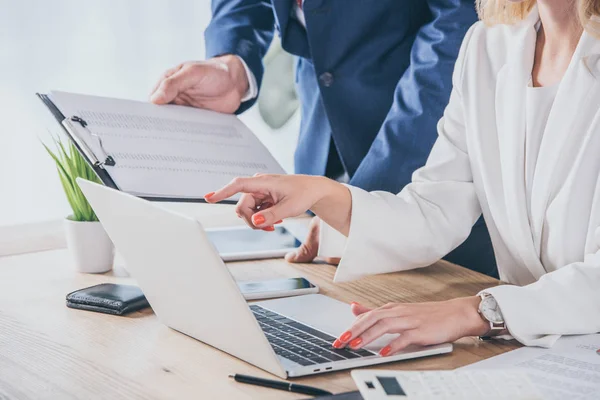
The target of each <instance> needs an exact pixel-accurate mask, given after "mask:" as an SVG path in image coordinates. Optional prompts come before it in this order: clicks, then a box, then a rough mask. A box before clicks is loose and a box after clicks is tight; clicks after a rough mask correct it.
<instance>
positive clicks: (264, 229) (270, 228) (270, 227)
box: [263, 226, 275, 232]
mask: <svg viewBox="0 0 600 400" xmlns="http://www.w3.org/2000/svg"><path fill="white" fill-rule="evenodd" d="M274 230H275V227H273V226H267V227H265V228H263V231H267V232H273V231H274Z"/></svg>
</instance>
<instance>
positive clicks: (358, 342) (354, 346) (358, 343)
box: [350, 337, 362, 348]
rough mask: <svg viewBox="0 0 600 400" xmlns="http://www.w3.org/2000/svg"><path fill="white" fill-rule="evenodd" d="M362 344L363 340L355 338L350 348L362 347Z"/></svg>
mask: <svg viewBox="0 0 600 400" xmlns="http://www.w3.org/2000/svg"><path fill="white" fill-rule="evenodd" d="M361 343H362V338H359V337H357V338H354V339H352V341H351V342H350V347H352V348H357V347H358V346H360V345H361Z"/></svg>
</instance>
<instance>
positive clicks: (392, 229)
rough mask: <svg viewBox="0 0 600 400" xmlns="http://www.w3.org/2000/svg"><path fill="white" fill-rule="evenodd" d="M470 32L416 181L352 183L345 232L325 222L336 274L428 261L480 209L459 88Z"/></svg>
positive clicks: (462, 233) (457, 237)
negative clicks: (391, 186) (370, 187)
mask: <svg viewBox="0 0 600 400" xmlns="http://www.w3.org/2000/svg"><path fill="white" fill-rule="evenodd" d="M469 38H470V32H469V33H468V34H467V36H466V38H465V44H464V45H463V48H462V49H461V54H460V55H459V58H458V60H457V63H456V69H455V71H454V75H453V76H454V78H453V80H454V89H453V90H452V93H451V95H450V102H449V104H448V106H447V107H446V110H445V111H444V115H443V117H442V119H441V120H440V121H439V123H438V133H439V136H438V139H437V141H436V142H435V145H434V146H433V149H432V151H431V154H430V156H429V158H428V160H427V163H426V165H425V166H424V167H423V168H421V169H419V170H417V171H415V173H414V175H413V178H412V183H410V184H408V185H407V186H405V187H404V189H403V190H402V191H401V192H400V193H399V194H397V195H394V194H392V193H388V192H381V191H376V192H371V193H369V192H367V191H365V190H363V189H360V188H357V187H355V186H348V188H349V189H350V192H351V194H352V211H351V212H352V215H351V222H350V230H349V234H348V237H347V238H344V237H342V236H341V234H340V233H339V232H337V231H334V230H333V228H331V227H330V226H328V225H327V224H325V223H323V224H322V226H321V237H320V239H321V241H320V243H321V245H320V252H319V254H320V255H322V256H338V257H339V256H340V255H341V261H340V264H339V266H338V268H337V272H336V275H335V279H334V280H335V281H336V282H342V281H347V280H352V279H357V278H360V277H362V276H365V275H369V274H378V273H386V272H394V271H400V270H407V269H412V268H418V267H424V266H427V265H430V264H432V263H434V262H436V261H438V260H439V259H441V258H442V257H443V256H445V255H446V254H447V253H449V252H450V251H452V250H453V249H454V248H456V247H458V246H459V245H460V244H461V243H462V242H463V241H464V240H465V239H466V238H467V237H468V235H469V233H470V232H471V228H472V227H473V224H474V223H475V221H477V219H478V218H479V216H480V215H481V208H480V205H479V200H478V198H477V195H476V193H475V187H474V184H473V176H472V172H471V164H470V161H469V155H468V149H467V141H466V132H465V122H464V110H463V102H462V95H461V91H460V85H461V83H460V82H461V81H462V78H461V77H462V64H463V62H464V59H465V57H466V54H467V51H466V48H467V46H468V42H469ZM336 253H337V254H336Z"/></svg>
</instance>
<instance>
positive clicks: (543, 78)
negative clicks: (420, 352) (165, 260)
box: [206, 0, 600, 355]
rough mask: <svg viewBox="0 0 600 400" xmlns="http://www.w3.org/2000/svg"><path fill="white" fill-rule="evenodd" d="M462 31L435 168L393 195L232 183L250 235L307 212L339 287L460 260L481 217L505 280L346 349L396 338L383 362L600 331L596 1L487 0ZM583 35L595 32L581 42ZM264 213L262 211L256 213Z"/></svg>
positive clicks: (409, 312)
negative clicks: (488, 340)
mask: <svg viewBox="0 0 600 400" xmlns="http://www.w3.org/2000/svg"><path fill="white" fill-rule="evenodd" d="M478 8H479V12H480V15H481V17H482V19H483V22H481V21H480V22H478V23H476V24H475V25H474V26H473V27H472V28H471V29H470V30H469V32H468V33H467V35H466V37H465V39H464V42H463V45H462V48H461V50H460V54H459V57H458V61H457V63H456V67H455V71H454V78H453V84H454V88H453V91H452V94H451V98H450V102H449V104H448V107H447V108H446V111H445V113H444V116H443V118H442V119H441V120H440V122H439V125H438V130H439V138H438V139H437V142H436V143H435V145H434V147H433V150H432V152H431V155H430V156H429V159H428V161H427V163H426V165H425V166H424V167H423V168H421V169H419V170H418V171H416V172H415V173H414V175H413V181H412V183H411V184H409V185H408V186H406V187H405V188H404V190H402V191H401V192H400V193H399V194H397V195H394V194H391V193H386V192H371V193H368V192H366V191H363V190H361V189H359V188H356V187H352V186H345V185H341V184H339V183H337V182H334V181H331V180H328V179H326V178H322V177H311V176H301V175H295V176H277V175H265V176H256V177H253V178H238V179H235V180H234V181H232V183H231V184H229V185H227V186H226V187H224V188H222V189H220V190H219V191H217V192H216V193H210V194H208V195H207V196H206V198H207V200H208V201H210V202H216V201H220V200H223V199H225V198H228V197H230V196H231V195H233V194H234V193H237V192H243V193H245V194H244V195H243V196H242V198H241V200H240V201H239V203H238V207H237V212H238V214H239V215H240V216H241V217H243V218H245V219H246V221H247V222H248V223H249V224H250V225H251V226H253V227H255V228H260V229H267V230H270V229H272V225H273V224H274V223H276V221H278V220H280V219H282V218H286V217H290V216H294V215H298V214H301V213H303V212H304V211H306V210H307V209H310V210H312V211H313V212H314V213H315V214H316V215H318V216H319V217H321V219H322V221H323V226H322V233H321V242H320V255H322V256H331V257H333V256H341V261H340V264H339V266H338V269H337V273H336V275H335V281H337V282H342V281H347V280H351V279H357V278H360V277H363V276H365V275H368V274H378V273H386V272H394V271H402V270H408V269H412V268H419V267H425V266H427V265H430V264H432V263H434V262H436V261H437V260H439V259H441V258H442V257H443V256H444V255H446V254H447V253H448V252H450V251H451V250H452V249H454V248H456V247H457V246H458V245H459V244H460V243H461V242H462V241H463V240H465V239H466V238H467V236H468V235H469V231H470V230H471V227H472V225H473V224H474V222H475V221H476V220H477V219H478V218H479V216H480V215H481V213H483V216H484V217H485V221H486V223H487V226H488V228H489V232H490V235H491V238H492V243H493V246H494V250H495V254H496V258H497V262H498V270H499V273H500V278H501V279H502V280H503V281H505V282H507V283H509V284H507V285H501V286H497V287H493V288H490V289H487V290H485V291H484V293H481V294H480V295H478V296H471V297H465V298H458V299H454V300H451V301H444V302H433V303H422V304H389V305H386V306H384V307H380V308H378V309H375V310H369V309H368V308H366V307H363V306H360V305H357V304H353V305H352V310H353V312H354V313H355V314H356V315H358V316H359V317H358V318H357V319H356V321H355V323H354V324H353V325H352V326H351V327H349V329H348V331H347V332H345V333H344V334H343V335H341V336H340V338H338V340H336V342H335V343H334V345H335V346H336V347H342V346H347V345H348V346H350V347H356V348H359V347H362V346H364V345H366V344H367V343H369V342H371V341H372V340H374V339H376V338H377V337H379V336H381V335H383V334H384V333H396V334H400V335H399V336H397V337H396V338H395V339H394V340H392V341H391V342H390V344H389V346H387V347H386V348H384V349H383V350H382V355H390V354H394V353H396V352H398V351H400V350H402V349H403V348H405V347H406V346H407V345H409V344H412V343H414V344H419V345H429V344H437V343H442V342H449V341H454V340H457V339H458V338H460V337H463V336H483V335H487V334H494V335H500V334H509V335H510V336H512V337H514V338H515V339H517V340H518V341H520V342H521V343H523V344H525V345H535V346H551V345H552V344H553V343H554V342H555V341H556V340H557V339H558V338H559V337H560V336H561V335H569V334H586V333H594V332H599V331H600V251H599V250H600V178H599V177H600V173H599V172H600V40H599V39H598V38H599V36H598V32H600V30H599V29H598V26H599V25H600V24H599V22H598V21H599V20H598V19H597V18H599V16H598V13H600V0H569V1H566V0H537V4H536V2H535V0H528V1H525V2H519V1H513V2H509V1H507V0H487V1H484V2H483V3H482V4H479V5H478ZM583 27H585V29H584V28H583ZM261 205H262V207H261Z"/></svg>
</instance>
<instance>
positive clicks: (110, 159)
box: [69, 115, 117, 167]
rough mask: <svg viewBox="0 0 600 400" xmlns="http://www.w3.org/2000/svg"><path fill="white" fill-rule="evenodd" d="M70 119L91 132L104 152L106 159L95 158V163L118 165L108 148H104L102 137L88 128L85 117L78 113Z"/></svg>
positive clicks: (103, 155)
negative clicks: (79, 115)
mask: <svg viewBox="0 0 600 400" xmlns="http://www.w3.org/2000/svg"><path fill="white" fill-rule="evenodd" d="M69 119H70V120H71V121H73V122H77V123H78V124H79V125H81V127H82V128H83V129H85V130H86V131H87V132H88V133H89V134H90V136H91V137H92V138H93V139H94V140H95V141H96V144H97V147H98V149H99V150H100V152H101V153H102V154H101V158H102V159H103V160H104V161H101V160H98V159H96V160H94V161H95V162H94V164H96V165H97V166H99V167H104V166H105V165H106V166H109V167H114V166H115V165H117V163H116V162H115V159H114V158H113V157H112V156H111V155H109V154H108V153H107V152H106V150H104V146H103V145H102V139H101V138H100V136H98V135H96V134H95V133H94V132H92V131H91V130H89V129H88V128H87V126H88V123H87V122H86V121H85V120H84V119H83V118H81V117H78V116H77V115H73V116H72V117H71V118H69Z"/></svg>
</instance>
